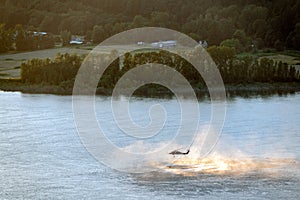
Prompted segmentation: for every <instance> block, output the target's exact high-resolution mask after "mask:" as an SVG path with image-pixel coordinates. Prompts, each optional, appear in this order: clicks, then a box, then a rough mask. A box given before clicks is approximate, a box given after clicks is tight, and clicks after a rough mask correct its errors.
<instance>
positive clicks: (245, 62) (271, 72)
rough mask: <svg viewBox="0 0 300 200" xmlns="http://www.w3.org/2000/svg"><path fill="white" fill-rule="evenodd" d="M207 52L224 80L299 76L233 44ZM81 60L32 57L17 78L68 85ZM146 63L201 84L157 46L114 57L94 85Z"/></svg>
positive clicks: (106, 85) (182, 61) (109, 82)
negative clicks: (245, 54)
mask: <svg viewBox="0 0 300 200" xmlns="http://www.w3.org/2000/svg"><path fill="white" fill-rule="evenodd" d="M208 52H209V53H210V55H211V56H212V58H213V60H214V61H215V63H216V65H217V67H218V68H219V70H220V73H221V75H222V78H223V81H224V83H226V84H236V83H254V82H268V83H272V82H293V81H299V80H300V77H299V72H298V71H297V70H296V69H295V67H293V66H288V65H287V64H286V63H282V62H279V63H276V62H274V61H273V60H270V59H267V58H263V59H261V60H257V59H256V58H253V57H244V58H239V59H238V58H235V50H234V49H233V48H230V47H224V46H213V47H210V48H208ZM115 53H117V52H112V54H111V55H110V56H112V55H115ZM114 57H115V56H114ZM82 60H83V58H82V57H79V56H76V55H69V54H65V55H61V54H58V55H57V57H56V59H55V60H52V61H51V60H49V59H46V60H40V59H33V60H30V61H28V62H27V63H23V64H22V65H21V79H22V81H23V82H26V83H31V84H43V83H45V84H52V85H60V86H62V85H65V84H67V85H72V84H73V82H74V78H75V76H76V74H77V72H78V69H79V67H80V65H81V63H82ZM100 60H101V59H100ZM147 63H159V64H163V65H166V66H169V67H172V68H174V69H175V70H177V71H178V72H179V73H180V74H182V75H183V76H184V77H185V78H186V79H187V80H188V81H189V82H190V83H191V84H192V85H193V86H203V85H205V83H204V81H203V79H202V77H201V75H200V74H199V73H198V71H197V70H196V69H195V68H194V67H193V66H192V65H191V64H190V63H189V62H187V61H186V60H185V59H183V58H181V57H180V56H178V55H176V54H172V53H170V52H167V51H158V50H157V51H148V52H142V53H138V52H136V53H126V54H125V55H124V57H123V65H122V66H121V65H120V59H119V58H118V59H116V60H114V61H113V62H112V63H111V64H110V65H109V67H108V68H107V69H106V70H105V71H104V73H103V75H102V77H101V80H100V81H99V84H98V86H99V87H102V88H106V89H113V88H114V87H115V84H116V83H117V81H118V80H119V78H120V77H122V76H123V75H124V74H125V73H126V72H128V71H129V70H131V69H133V68H135V67H137V66H139V65H144V64H147ZM93 70H101V68H93V67H91V71H90V72H88V73H94V72H93ZM147 70H151V65H150V66H148V68H147V69H146V71H143V75H145V74H147ZM205 70H209V69H205ZM160 73H162V72H160ZM160 75H162V74H157V76H160ZM164 75H166V74H164ZM137 76H138V75H137ZM171 78H172V77H170V79H171ZM131 81H132V80H131ZM69 83H70V84H69ZM129 84H130V83H129ZM151 87H152V86H151ZM154 88H156V86H155V87H154Z"/></svg>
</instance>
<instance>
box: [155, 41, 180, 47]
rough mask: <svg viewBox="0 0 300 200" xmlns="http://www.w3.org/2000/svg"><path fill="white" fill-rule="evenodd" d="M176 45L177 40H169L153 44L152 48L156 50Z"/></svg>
mask: <svg viewBox="0 0 300 200" xmlns="http://www.w3.org/2000/svg"><path fill="white" fill-rule="evenodd" d="M176 45H177V41H176V40H168V41H160V42H153V43H151V46H152V47H154V48H164V47H175V46H176Z"/></svg>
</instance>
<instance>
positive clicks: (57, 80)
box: [21, 53, 83, 85]
mask: <svg viewBox="0 0 300 200" xmlns="http://www.w3.org/2000/svg"><path fill="white" fill-rule="evenodd" d="M82 61H83V57H80V56H77V55H75V54H74V55H69V54H68V53H66V54H57V56H56V58H55V59H54V60H50V59H45V60H43V59H32V60H30V61H28V62H27V63H22V65H21V80H22V81H23V82H24V83H30V84H50V85H61V84H62V83H64V82H68V81H71V82H72V81H74V78H75V76H76V74H77V72H78V70H79V67H80V65H81V63H82Z"/></svg>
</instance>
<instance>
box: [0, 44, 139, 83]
mask: <svg viewBox="0 0 300 200" xmlns="http://www.w3.org/2000/svg"><path fill="white" fill-rule="evenodd" d="M136 47H137V45H123V46H121V45H112V46H103V47H101V49H99V51H100V52H101V53H110V52H111V51H112V50H113V49H117V50H118V51H119V52H124V51H132V50H134V49H135V48H136ZM94 48H95V46H78V47H62V48H54V49H46V50H40V51H30V52H21V53H11V54H0V79H1V78H2V79H3V78H20V65H21V63H23V62H26V61H28V60H31V59H34V58H39V59H46V58H50V59H53V58H55V56H56V55H57V54H58V53H61V54H65V53H69V54H77V55H87V54H89V53H90V52H91V50H93V49H94ZM97 51H98V49H97Z"/></svg>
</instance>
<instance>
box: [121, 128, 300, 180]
mask: <svg viewBox="0 0 300 200" xmlns="http://www.w3.org/2000/svg"><path fill="white" fill-rule="evenodd" d="M215 137H216V136H215V135H213V136H212V135H211V133H210V134H209V133H208V131H207V129H206V130H204V131H202V132H201V133H199V134H198V135H196V137H195V139H194V140H193V144H192V146H190V147H185V146H182V145H178V144H173V143H172V144H167V143H159V144H155V145H153V144H147V143H144V142H143V141H139V142H137V143H134V144H132V145H130V146H127V147H125V148H123V149H122V150H124V151H127V152H131V153H133V152H141V154H139V156H138V157H136V156H135V157H134V158H133V157H122V158H118V157H117V155H115V156H116V157H117V158H116V164H117V165H119V166H121V168H122V169H124V171H130V172H139V173H142V172H162V173H170V174H177V175H183V176H197V175H199V174H203V173H204V174H217V175H220V174H230V175H243V174H247V173H253V172H258V171H259V172H260V173H266V174H269V175H272V176H273V175H279V174H280V172H281V171H282V170H284V169H287V168H288V169H293V171H295V169H299V162H298V161H297V160H296V159H295V158H293V157H291V158H280V157H279V156H278V157H268V158H267V157H264V158H261V157H254V156H249V155H246V154H244V153H242V152H241V151H239V150H236V149H231V150H229V149H228V150H227V151H224V149H222V150H220V148H218V147H216V148H214V150H213V151H210V150H209V149H208V148H209V147H207V146H206V145H207V144H209V143H210V142H211V141H210V140H212V139H215ZM165 146H167V148H165V149H164V150H163V151H161V149H162V148H163V147H165ZM174 149H182V151H186V150H187V149H189V150H190V153H189V154H187V155H175V156H173V155H170V154H169V152H171V151H173V150H174ZM142 152H146V153H142ZM155 152H157V153H155ZM296 171H297V175H299V173H298V172H299V170H296Z"/></svg>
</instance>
